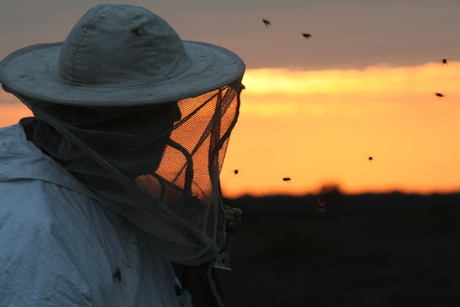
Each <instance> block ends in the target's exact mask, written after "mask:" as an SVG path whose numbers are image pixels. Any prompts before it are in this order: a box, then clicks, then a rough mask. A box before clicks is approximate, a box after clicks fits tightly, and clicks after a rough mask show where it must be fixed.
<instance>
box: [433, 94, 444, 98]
mask: <svg viewBox="0 0 460 307" xmlns="http://www.w3.org/2000/svg"><path fill="white" fill-rule="evenodd" d="M434 94H435V95H436V96H438V97H439V98H442V97H444V95H443V94H441V93H434Z"/></svg>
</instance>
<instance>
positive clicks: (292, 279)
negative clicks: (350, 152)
mask: <svg viewBox="0 0 460 307" xmlns="http://www.w3.org/2000/svg"><path fill="white" fill-rule="evenodd" d="M320 197H321V198H322V199H323V200H324V201H325V202H326V212H325V213H323V214H318V213H316V206H315V205H316V197H315V196H313V195H308V196H305V197H287V196H277V197H267V198H251V197H243V198H240V199H236V200H227V202H226V203H227V204H228V205H230V206H234V207H240V208H242V209H243V224H242V225H241V228H240V230H239V231H238V232H237V234H236V236H235V240H234V251H233V257H232V268H233V270H232V271H230V272H228V271H222V270H219V271H218V274H219V277H220V281H221V285H222V287H223V293H224V298H225V301H226V303H227V306H228V307H243V306H251V307H256V306H264V307H267V306H355V307H356V306H460V263H459V261H460V194H449V195H430V196H421V195H405V194H400V193H392V194H365V195H355V196H349V195H342V194H341V193H340V192H339V191H338V190H330V191H328V192H327V193H324V194H323V195H321V196H320ZM195 303H196V306H205V304H204V303H203V302H202V301H200V299H199V298H198V297H197V298H196V299H195Z"/></svg>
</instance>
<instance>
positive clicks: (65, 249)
mask: <svg viewBox="0 0 460 307" xmlns="http://www.w3.org/2000/svg"><path fill="white" fill-rule="evenodd" d="M244 70H245V65H244V63H243V62H242V61H241V59H240V58H239V57H238V56H236V55H235V54H234V53H232V52H230V51H228V50H226V49H223V48H221V47H218V46H215V45H210V44H206V43H201V42H192V41H183V40H181V39H180V38H179V36H178V35H177V34H176V32H175V31H174V30H173V29H172V28H171V27H170V26H169V25H168V24H167V23H166V22H165V21H164V20H163V19H161V18H160V17H158V16H157V15H155V14H153V13H152V12H150V11H149V10H147V9H144V8H141V7H137V6H130V5H98V6H96V7H94V8H92V9H90V10H89V11H88V12H87V13H86V14H85V15H84V16H83V17H82V18H81V19H80V20H79V21H78V22H77V24H76V25H75V27H74V28H73V29H72V30H71V32H70V34H69V35H68V37H67V39H66V40H65V41H64V42H60V43H53V44H39V45H33V46H30V47H26V48H23V49H20V50H18V51H16V52H14V53H12V54H11V55H9V56H8V57H6V58H5V59H4V60H3V61H2V62H1V65H0V82H1V84H2V86H3V89H4V90H5V91H7V92H10V93H12V94H14V95H15V96H17V97H18V98H19V99H20V100H21V101H22V102H24V103H25V104H26V105H27V106H28V107H29V108H30V109H31V110H32V112H33V114H34V116H33V117H29V118H23V119H22V120H21V121H20V122H19V123H18V124H17V125H13V126H10V127H6V128H2V129H0V245H1V246H0V305H2V306H37V305H40V306H41V305H50V306H188V305H190V297H189V296H188V295H187V293H186V292H185V291H182V289H181V288H180V287H181V286H180V284H179V283H178V281H177V279H176V277H175V274H174V271H173V269H172V266H171V261H173V262H177V263H180V264H183V265H191V266H196V265H203V264H209V266H207V267H209V268H211V267H212V266H213V265H220V266H225V265H226V264H227V263H228V257H227V256H228V255H227V254H228V245H229V241H230V239H231V228H232V227H231V226H229V223H228V222H229V221H232V220H234V218H235V217H234V216H233V215H232V212H235V211H232V210H226V207H225V206H224V204H223V202H222V197H221V194H220V184H219V173H220V170H221V167H222V163H223V159H224V155H225V151H226V148H227V144H228V140H229V136H230V132H231V130H232V129H233V127H234V125H235V123H236V121H237V118H238V110H239V104H240V100H239V97H240V92H241V90H242V88H243V86H242V84H241V79H242V76H243V73H244ZM227 209H228V208H227ZM209 270H210V269H209ZM211 288H213V289H211V290H212V291H213V293H214V294H215V297H216V304H217V305H223V303H222V301H221V298H220V297H219V295H218V293H216V289H214V284H213V283H212V280H211Z"/></svg>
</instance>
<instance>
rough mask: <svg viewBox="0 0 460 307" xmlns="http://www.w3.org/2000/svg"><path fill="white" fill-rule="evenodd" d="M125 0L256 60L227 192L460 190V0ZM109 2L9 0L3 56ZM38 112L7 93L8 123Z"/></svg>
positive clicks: (0, 121) (187, 33) (56, 37)
mask: <svg viewBox="0 0 460 307" xmlns="http://www.w3.org/2000/svg"><path fill="white" fill-rule="evenodd" d="M111 2H112V3H129V4H134V5H139V6H143V7H146V8H148V9H150V10H151V11H153V12H154V13H156V14H158V15H160V16H161V17H163V18H164V19H165V20H166V21H168V23H170V24H171V25H172V26H173V27H174V28H175V30H176V31H177V32H178V34H179V35H180V36H181V38H182V39H187V40H196V41H205V42H208V43H213V44H216V45H220V46H223V47H225V48H228V49H230V50H232V51H234V52H235V53H237V54H238V55H239V56H240V57H241V58H242V59H243V60H244V61H245V63H246V65H247V72H246V74H245V77H244V80H243V83H244V84H245V86H246V89H245V90H244V92H243V94H242V107H241V115H240V118H239V121H238V124H237V126H236V128H235V130H234V133H233V135H232V137H231V139H230V145H229V148H228V152H227V158H226V162H225V164H224V169H223V170H222V173H221V180H222V190H223V193H224V195H225V196H228V197H236V196H240V195H243V194H253V195H258V196H259V195H267V194H280V193H281V194H296V195H300V194H305V193H315V192H316V191H317V190H318V189H319V188H320V187H321V186H323V185H325V184H338V185H339V186H340V187H341V189H342V190H343V191H344V192H347V193H361V192H388V191H393V190H400V191H403V192H417V193H431V192H452V191H459V190H460V162H459V161H458V159H459V158H460V141H459V140H460V86H459V83H460V18H459V16H460V1H458V0H449V1H448V0H433V1H426V0H410V1H404V0H402V1H373V0H367V1H365V0H353V1H340V0H320V1H319V0H318V1H316V0H311V1H304V0H285V1H279V0H251V1H247V0H232V1H223V0H196V1H179V0H165V1H153V0H146V1H111ZM99 3H100V2H98V1H93V0H84V1H63V0H38V1H37V0H4V1H2V2H1V3H0V58H1V59H3V58H4V57H5V56H7V55H8V54H10V53H11V52H13V51H15V50H17V49H19V48H22V47H25V46H28V45H32V44H36V43H51V42H57V41H63V40H64V39H65V37H66V36H67V34H68V32H69V31H70V29H71V28H72V27H73V25H74V24H75V23H76V22H77V20H78V19H79V18H80V17H81V16H82V15H83V14H84V13H85V12H86V11H87V10H88V9H89V8H91V7H93V6H95V5H97V4H99ZM262 18H265V19H268V20H269V21H270V22H271V26H269V27H266V26H265V25H264V24H263V22H262ZM303 32H306V33H310V34H311V35H312V37H311V38H310V39H308V40H307V39H305V38H304V37H302V33H303ZM443 58H445V59H447V60H448V64H447V65H443V64H442V62H441V60H442V59H443ZM437 92H439V93H442V94H444V97H443V98H439V97H437V96H436V95H435V93H437ZM29 114H30V113H29V111H28V110H27V109H26V108H25V107H24V106H22V105H21V104H20V103H18V102H17V100H16V99H15V98H14V97H12V96H11V95H9V94H6V93H4V92H1V93H0V126H7V125H11V124H14V123H16V122H17V121H18V120H19V118H21V117H23V116H28V115H29ZM369 156H372V157H373V160H372V161H369V160H368V157H369ZM234 169H238V170H239V175H238V176H235V175H234V174H233V170H234ZM283 177H290V178H291V181H290V182H285V181H283V180H282V178H283Z"/></svg>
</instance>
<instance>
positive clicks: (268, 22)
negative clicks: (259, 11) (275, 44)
mask: <svg viewBox="0 0 460 307" xmlns="http://www.w3.org/2000/svg"><path fill="white" fill-rule="evenodd" d="M262 21H263V22H264V24H265V26H266V27H267V28H268V26H271V25H272V24H271V23H270V21H268V20H267V19H263V18H262Z"/></svg>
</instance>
